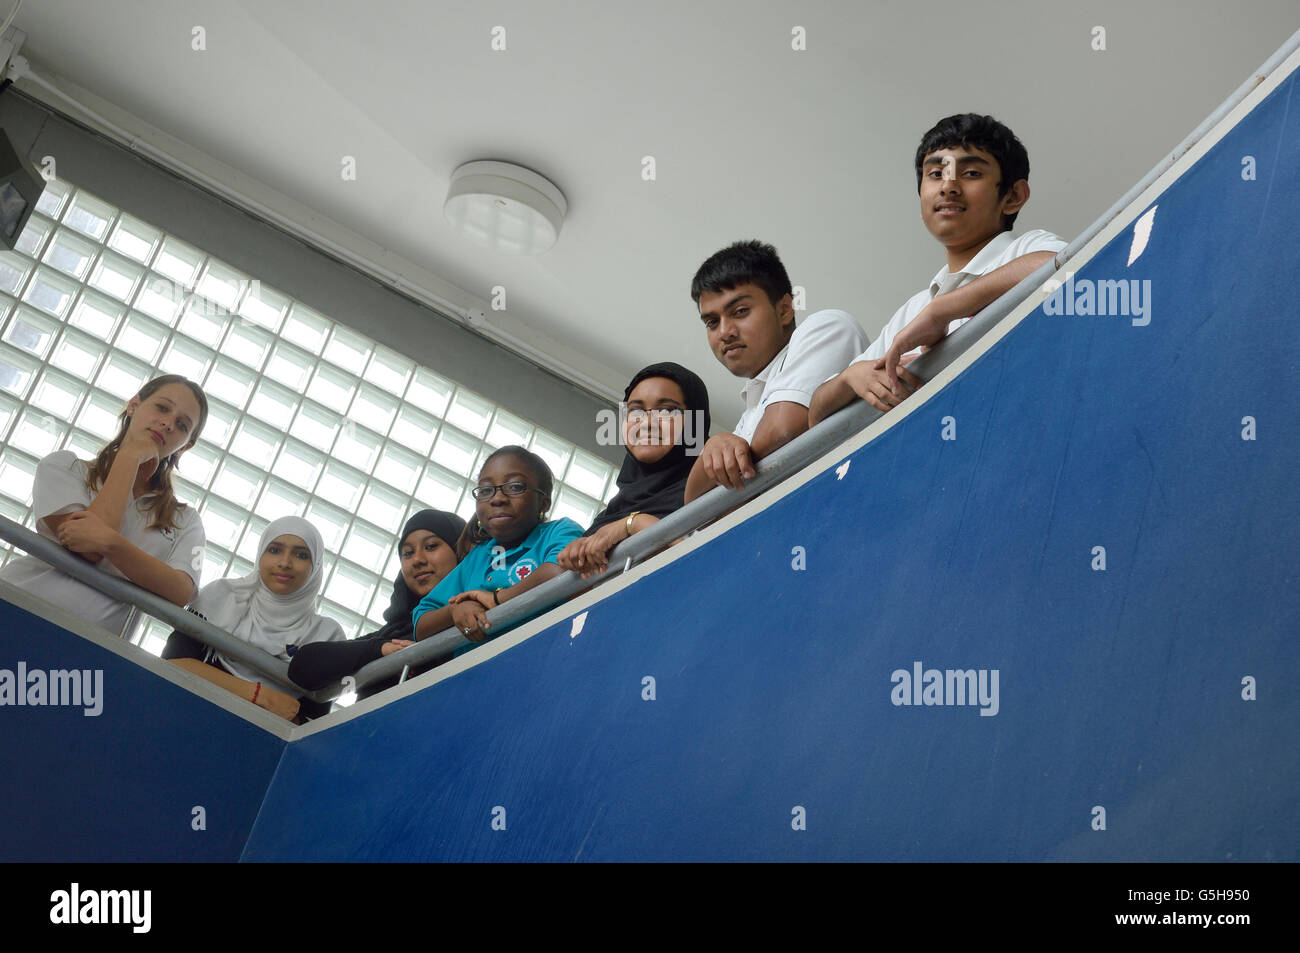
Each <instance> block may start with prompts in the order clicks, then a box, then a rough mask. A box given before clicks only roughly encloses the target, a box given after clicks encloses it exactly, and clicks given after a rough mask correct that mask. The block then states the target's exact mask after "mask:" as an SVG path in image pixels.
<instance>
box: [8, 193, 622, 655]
mask: <svg viewBox="0 0 1300 953" xmlns="http://www.w3.org/2000/svg"><path fill="white" fill-rule="evenodd" d="M335 317H338V318H341V319H344V320H346V319H348V318H350V317H354V316H351V315H344V314H340V315H337V316H333V315H326V314H322V313H320V312H318V311H314V310H312V309H310V308H308V307H306V306H305V305H303V304H301V303H300V302H297V301H294V300H293V299H292V298H290V297H289V296H287V295H285V294H283V293H282V292H279V291H277V290H275V289H274V288H270V287H268V286H265V285H263V284H261V282H260V281H258V280H256V278H255V277H254V276H251V275H245V274H244V273H242V272H240V271H239V270H238V269H236V268H233V267H231V266H230V265H227V264H226V263H224V262H222V261H218V260H217V259H215V258H213V257H212V256H211V255H208V254H206V253H205V252H204V251H203V250H202V249H199V248H195V247H194V246H192V245H189V244H187V243H186V242H182V241H180V240H179V239H177V238H175V237H174V236H171V235H168V234H166V233H165V232H163V231H162V230H160V229H158V228H155V227H154V226H152V225H150V224H149V223H147V222H143V221H140V220H139V219H137V218H134V217H133V216H130V215H127V214H125V213H123V212H121V211H120V210H119V209H116V208H114V207H113V206H112V205H110V204H109V203H107V202H104V201H102V200H100V199H98V198H97V197H95V196H93V195H90V194H88V193H86V192H84V191H82V190H80V189H77V188H76V187H75V186H73V185H71V184H70V183H68V182H65V181H62V180H58V179H55V180H52V181H50V182H49V183H48V185H47V187H46V190H45V193H44V195H42V197H41V200H40V202H39V203H38V204H37V207H36V210H35V212H34V213H33V214H32V216H31V218H30V219H29V221H28V223H27V226H26V227H25V228H24V230H23V233H22V235H21V236H19V241H18V243H17V249H16V250H15V251H12V252H3V253H0V513H3V514H4V515H6V516H8V517H10V518H11V519H14V520H17V521H19V522H23V523H25V524H26V525H28V526H30V525H32V512H31V489H32V481H33V479H34V478H35V474H36V464H37V462H38V461H39V460H40V458H41V457H42V456H43V455H45V454H47V453H51V452H53V451H54V450H58V449H61V448H70V449H72V450H74V451H75V452H76V453H78V455H80V456H82V457H83V458H86V457H89V456H91V455H93V453H94V452H96V451H97V450H98V449H99V447H101V446H102V445H103V444H104V442H105V441H107V440H108V439H109V438H110V437H111V436H112V434H113V433H114V432H115V431H116V429H117V415H118V413H119V412H120V411H121V410H122V408H123V405H124V404H125V402H126V401H127V400H128V399H129V398H130V397H131V396H133V395H134V394H135V393H136V391H137V390H138V389H139V386H140V384H142V383H143V382H144V381H146V380H148V379H150V378H152V377H156V376H157V375H159V374H167V373H179V374H184V375H185V376H187V377H189V378H192V379H193V380H196V381H198V382H199V383H200V384H201V385H202V386H203V388H204V390H205V392H206V393H207V395H208V402H209V408H210V412H209V416H208V423H207V426H206V428H205V429H204V432H203V435H202V436H201V437H200V439H199V444H198V445H197V446H196V447H195V448H194V449H193V450H191V451H189V452H188V453H186V455H185V456H184V457H182V459H181V464H180V468H179V471H178V473H177V481H176V484H177V494H178V496H179V497H180V498H181V499H182V500H183V501H185V502H187V503H189V504H191V505H193V506H196V507H197V508H198V511H199V514H200V515H201V516H202V518H203V524H204V529H205V531H206V533H207V538H208V546H207V552H206V553H205V558H204V565H203V581H204V582H205V583H206V582H212V581H213V580H215V579H218V578H221V577H223V576H228V575H242V574H244V573H247V572H249V571H250V570H251V567H252V564H253V563H254V562H255V561H256V559H257V555H258V554H257V552H256V549H257V541H258V537H259V535H260V534H261V532H262V530H263V528H265V526H266V524H267V523H268V522H269V521H270V520H272V519H275V518H277V517H279V516H284V515H296V516H305V517H306V518H307V519H309V520H311V521H312V523H313V524H315V526H316V527H317V528H318V529H319V530H320V532H321V536H322V537H323V538H324V541H325V546H326V548H327V550H328V555H327V556H326V558H325V559H324V560H323V565H324V567H325V572H326V577H325V582H324V585H323V587H322V593H323V594H324V599H323V600H322V602H321V612H322V613H324V614H325V615H328V616H330V617H331V618H334V619H337V620H338V621H339V622H340V623H341V624H342V625H343V628H344V630H345V631H346V632H347V634H348V635H349V636H355V635H358V634H361V633H363V632H368V631H371V630H373V629H375V628H377V627H378V626H379V625H381V624H382V622H383V617H382V614H383V610H384V609H385V607H386V606H387V596H388V591H389V582H390V580H391V579H392V577H393V576H394V575H395V574H396V572H397V569H398V561H397V557H396V543H397V538H396V537H397V533H398V531H399V530H400V529H401V525H402V523H403V522H405V520H406V517H407V516H408V515H409V514H411V513H412V512H414V511H415V510H418V509H422V508H424V507H434V508H437V509H443V510H451V511H454V512H456V513H459V514H460V515H461V516H463V517H471V516H472V515H473V510H474V504H473V500H472V499H471V497H470V495H469V489H470V487H472V486H473V485H474V482H475V479H476V477H477V475H478V468H479V466H480V465H481V463H482V461H483V459H484V458H485V457H486V456H487V455H488V453H490V452H491V451H492V450H493V449H495V448H497V447H500V446H504V445H506V444H521V445H523V446H526V447H528V448H530V449H531V450H533V451H535V452H536V453H538V454H539V455H540V456H542V457H543V459H545V460H546V461H547V463H548V464H549V465H550V466H551V468H552V471H553V473H554V475H555V480H556V494H555V501H554V505H553V507H552V514H553V515H554V516H557V517H558V516H569V517H571V518H573V519H575V520H576V521H578V522H579V523H582V524H584V525H585V524H586V523H588V522H590V520H591V518H592V516H594V515H595V513H596V512H597V511H598V510H599V509H600V507H601V506H602V505H603V504H602V502H601V501H603V500H608V499H609V498H610V497H611V496H613V494H614V492H615V485H614V480H615V477H616V475H617V471H616V468H615V467H613V466H611V465H610V464H607V463H605V462H604V461H602V460H600V459H599V458H597V457H595V456H593V455H592V454H591V453H589V452H587V451H585V450H582V449H579V448H577V447H575V446H573V445H572V444H570V443H568V442H566V441H564V440H561V439H560V438H558V437H556V436H554V435H553V434H549V433H547V432H546V431H544V430H541V429H539V428H537V427H536V426H534V425H533V424H532V423H530V422H529V421H527V420H525V419H523V418H521V417H518V416H516V415H514V414H511V413H509V412H508V411H506V410H503V409H502V408H500V407H497V406H496V405H495V404H493V403H492V402H491V401H489V400H487V399H486V398H484V397H482V396H481V395H479V394H476V393H474V392H473V391H472V390H471V389H469V388H467V387H463V386H461V384H460V383H459V382H457V381H453V380H450V379H448V378H445V377H443V376H441V375H439V374H436V373H434V372H433V371H431V370H429V369H428V368H425V367H421V366H419V365H418V364H416V363H415V362H413V361H411V360H409V359H408V358H406V357H404V356H403V355H401V354H398V353H396V352H394V351H392V350H390V349H388V348H386V347H383V346H382V345H380V344H378V343H377V342H375V341H373V340H371V339H370V338H368V337H366V336H365V335H364V334H362V333H360V332H359V331H357V330H355V329H354V328H352V327H349V326H347V325H346V324H342V323H339V321H337V320H335ZM11 558H13V554H12V553H11V552H10V549H9V547H8V546H7V545H6V544H3V543H0V561H7V560H8V559H11ZM168 631H169V630H168V629H167V627H166V626H163V625H162V624H161V623H158V622H156V621H155V620H145V622H144V623H143V624H142V626H141V627H140V629H139V630H138V632H137V633H136V634H135V639H136V640H137V642H138V643H139V644H141V645H143V646H144V647H145V648H147V649H148V650H149V651H152V652H155V653H159V652H161V651H162V646H163V642H164V641H165V639H166V636H167V633H168Z"/></svg>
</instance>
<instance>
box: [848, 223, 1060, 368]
mask: <svg viewBox="0 0 1300 953" xmlns="http://www.w3.org/2000/svg"><path fill="white" fill-rule="evenodd" d="M1065 245H1066V243H1065V242H1064V241H1062V240H1061V239H1060V238H1058V237H1057V236H1056V235H1053V234H1052V233H1051V232H1048V231H1044V230H1043V229H1041V228H1035V229H1033V230H1031V231H1028V232H1025V233H1024V234H1023V235H1021V236H1019V237H1016V236H1014V235H1012V234H1011V233H1010V232H1001V233H999V234H998V236H997V237H996V238H994V239H993V240H992V241H991V242H989V243H988V244H987V245H985V246H984V247H983V248H981V249H980V250H979V253H978V254H976V256H975V257H974V258H972V259H971V260H970V261H969V262H968V263H967V264H966V267H965V268H963V269H962V270H961V271H957V272H949V271H948V266H947V265H944V266H943V267H942V268H940V269H939V273H938V274H937V275H935V276H934V280H933V281H931V282H930V287H928V288H926V289H925V290H924V291H918V292H917V293H916V294H914V295H912V297H910V298H908V299H907V302H906V303H905V304H904V305H903V306H902V307H901V308H899V309H898V310H897V311H895V312H894V316H893V317H892V318H890V319H889V323H888V324H886V325H885V327H884V329H883V330H882V331H881V332H880V336H879V337H877V338H876V339H875V340H874V341H872V342H871V347H869V348H867V349H866V351H864V352H863V353H861V354H859V355H858V356H857V357H855V358H854V359H853V360H852V361H851V362H850V363H853V364H856V363H858V362H860V361H877V360H879V359H880V358H882V357H884V356H885V352H886V351H888V350H889V346H890V345H891V344H893V343H894V338H895V336H897V334H898V332H899V331H901V330H903V328H905V327H907V326H908V324H910V323H911V321H912V319H913V318H915V317H916V316H917V315H918V314H920V313H921V309H922V308H924V307H925V306H926V305H927V304H929V303H930V302H931V301H933V300H934V299H935V297H937V296H938V295H941V294H947V293H948V292H949V291H952V290H953V289H954V288H960V287H961V286H962V285H964V284H966V283H967V282H970V281H974V280H975V279H976V278H979V277H980V276H982V275H987V274H988V273H989V272H990V271H996V270H997V269H998V268H1001V267H1002V266H1003V265H1005V264H1008V263H1010V262H1013V261H1015V260H1016V259H1017V258H1019V257H1020V256H1021V255H1028V254H1029V253H1030V252H1036V251H1050V252H1053V253H1055V252H1058V251H1060V250H1061V249H1062V248H1064V247H1065ZM969 320H970V318H957V319H956V320H955V321H950V322H948V331H947V333H948V334H952V332H953V331H955V330H957V329H958V328H959V327H961V326H962V325H963V324H965V323H966V322H967V321H969ZM908 353H911V352H908ZM844 367H848V365H847V364H846V365H844ZM844 367H841V368H840V370H841V371H842V370H844ZM835 373H836V374H838V373H839V371H836V372H835ZM832 376H834V375H832Z"/></svg>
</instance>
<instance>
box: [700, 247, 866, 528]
mask: <svg viewBox="0 0 1300 953" xmlns="http://www.w3.org/2000/svg"><path fill="white" fill-rule="evenodd" d="M792 290H793V289H792V288H791V286H790V278H789V276H788V275H787V274H786V271H785V266H784V265H783V264H781V259H780V258H779V257H777V254H776V249H775V248H773V247H772V246H771V245H767V244H764V243H763V242H758V241H748V242H737V243H736V244H734V245H729V246H728V247H726V248H724V249H722V250H721V251H719V252H716V253H715V254H713V255H712V256H710V257H709V259H708V260H707V261H705V262H704V264H702V265H700V268H699V271H697V272H696V273H695V278H694V280H693V281H692V282H691V297H692V298H694V299H695V303H696V304H697V305H699V308H700V320H701V321H703V322H704V329H705V332H706V333H707V335H708V339H709V347H710V348H712V349H713V354H714V356H715V357H717V359H718V360H719V361H720V362H721V363H722V366H723V367H725V368H726V369H727V370H729V371H731V373H733V374H735V375H736V376H737V377H743V378H745V379H746V383H745V386H744V388H743V389H742V390H741V396H743V397H744V398H745V412H744V413H743V414H741V416H740V422H739V423H737V424H736V429H735V431H734V432H733V433H720V434H715V435H714V436H712V437H710V438H709V439H708V441H706V442H705V444H704V446H703V448H701V450H700V457H699V459H698V460H696V461H695V466H694V467H692V468H691V473H690V476H689V477H688V478H687V480H686V494H685V496H686V502H688V503H689V502H690V501H691V500H693V499H695V498H696V497H697V496H699V495H701V494H702V493H704V492H705V491H706V490H709V489H712V488H713V487H715V486H719V485H720V486H726V487H732V488H735V487H740V486H743V485H744V481H745V480H748V479H749V478H751V477H752V476H754V464H755V463H757V462H758V461H759V460H761V459H763V457H765V456H767V455H768V454H769V453H771V452H772V451H773V450H775V449H776V448H777V447H780V446H782V445H784V444H786V443H789V442H790V441H791V440H793V439H794V438H795V437H797V436H799V434H801V433H803V432H804V431H805V430H807V429H808V402H809V401H810V400H812V395H813V391H814V390H816V388H817V385H818V384H820V383H821V382H822V381H824V380H826V378H827V377H829V376H830V375H832V374H834V373H835V372H836V371H837V370H839V369H840V368H842V367H844V366H845V365H846V364H847V363H848V362H849V361H851V360H852V359H853V355H854V354H857V353H858V352H859V351H861V350H862V348H864V347H865V346H866V344H867V341H868V340H869V338H868V337H867V335H866V334H865V333H864V332H863V330H862V329H861V328H860V327H858V323H857V322H856V321H854V320H853V317H852V316H851V315H849V314H847V313H845V312H843V311H818V312H816V313H815V314H810V315H808V317H806V318H804V319H803V321H801V322H800V323H799V326H798V327H795V320H794V299H793V297H792Z"/></svg>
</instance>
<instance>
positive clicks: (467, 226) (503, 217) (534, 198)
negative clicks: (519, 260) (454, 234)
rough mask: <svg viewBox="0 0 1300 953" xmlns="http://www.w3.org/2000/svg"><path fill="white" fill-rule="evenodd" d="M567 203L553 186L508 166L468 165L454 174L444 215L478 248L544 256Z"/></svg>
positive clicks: (486, 162)
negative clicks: (484, 247) (480, 246)
mask: <svg viewBox="0 0 1300 953" xmlns="http://www.w3.org/2000/svg"><path fill="white" fill-rule="evenodd" d="M568 210H569V204H568V202H566V201H565V200H564V193H562V192H561V191H560V190H559V189H558V188H556V187H555V185H554V184H553V183H552V182H551V181H550V180H549V179H546V178H545V177H543V176H540V175H538V174H537V173H536V172H534V171H532V170H531V169H525V168H524V167H523V166H519V165H514V164H513V163H510V162H497V161H494V160H490V159H481V160H476V161H474V162H466V163H465V164H464V165H462V166H460V167H459V168H458V169H457V170H456V171H455V172H453V173H452V174H451V186H450V187H449V188H448V189H447V201H446V202H445V203H444V204H443V206H442V214H443V215H445V216H446V218H447V221H448V222H450V223H451V224H452V225H453V226H455V228H456V230H457V231H459V232H460V233H461V234H462V235H464V236H465V237H466V238H468V239H469V240H470V241H472V242H474V243H475V244H478V245H483V246H486V247H487V248H491V249H494V250H495V251H499V252H504V253H505V254H507V255H540V254H541V253H542V252H544V251H546V250H547V249H548V248H550V247H551V246H552V245H554V244H555V240H556V239H557V238H558V237H559V235H560V226H561V225H563V224H564V216H565V213H566V212H568Z"/></svg>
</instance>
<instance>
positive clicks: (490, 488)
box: [470, 480, 542, 503]
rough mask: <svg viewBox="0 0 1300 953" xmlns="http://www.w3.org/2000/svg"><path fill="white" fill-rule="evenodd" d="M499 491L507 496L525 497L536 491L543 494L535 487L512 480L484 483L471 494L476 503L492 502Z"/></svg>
mask: <svg viewBox="0 0 1300 953" xmlns="http://www.w3.org/2000/svg"><path fill="white" fill-rule="evenodd" d="M497 490H500V491H501V492H502V493H504V494H505V495H506V496H523V495H524V494H525V493H527V492H528V491H529V490H536V491H537V492H538V493H541V492H542V491H541V490H538V489H537V487H535V486H529V485H528V484H527V483H521V482H520V481H519V480H511V481H510V482H509V483H484V484H483V485H481V486H476V487H474V489H473V490H471V491H470V493H471V495H472V496H473V497H474V501H475V502H476V503H482V502H483V501H484V500H490V499H492V497H494V496H496V495H497Z"/></svg>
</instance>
